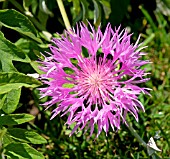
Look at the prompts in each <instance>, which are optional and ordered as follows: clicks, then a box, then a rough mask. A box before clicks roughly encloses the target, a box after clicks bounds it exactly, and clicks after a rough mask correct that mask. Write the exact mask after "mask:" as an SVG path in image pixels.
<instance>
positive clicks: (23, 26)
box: [0, 9, 42, 43]
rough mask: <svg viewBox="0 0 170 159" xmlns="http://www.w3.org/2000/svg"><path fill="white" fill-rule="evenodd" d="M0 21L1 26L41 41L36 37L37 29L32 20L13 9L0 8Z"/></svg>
mask: <svg viewBox="0 0 170 159" xmlns="http://www.w3.org/2000/svg"><path fill="white" fill-rule="evenodd" d="M0 22H1V24H2V25H3V26H5V27H7V28H10V29H13V30H16V31H17V32H19V33H21V34H23V35H26V36H28V37H29V38H31V39H33V40H35V41H37V42H39V43H42V41H41V39H39V38H37V37H36V35H37V31H36V29H35V27H34V25H33V24H32V22H31V21H30V20H29V19H28V18H27V17H26V16H25V15H23V14H21V13H20V12H18V11H16V10H14V9H5V10H0Z"/></svg>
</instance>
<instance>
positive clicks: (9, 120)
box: [0, 113, 34, 126]
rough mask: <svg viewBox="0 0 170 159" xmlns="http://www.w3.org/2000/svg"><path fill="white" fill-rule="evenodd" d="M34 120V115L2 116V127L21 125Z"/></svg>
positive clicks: (0, 118)
mask: <svg viewBox="0 0 170 159" xmlns="http://www.w3.org/2000/svg"><path fill="white" fill-rule="evenodd" d="M33 119H34V116H33V115H30V114H24V113H23V114H9V115H3V116H2V115H1V116H0V121H1V122H0V125H8V126H10V125H19V124H23V123H26V122H29V121H31V120H33Z"/></svg>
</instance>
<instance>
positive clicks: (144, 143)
mask: <svg viewBox="0 0 170 159" xmlns="http://www.w3.org/2000/svg"><path fill="white" fill-rule="evenodd" d="M126 122H127V121H126ZM127 127H128V129H129V130H130V132H131V133H132V135H133V136H135V138H136V139H137V140H138V142H139V143H140V144H141V145H142V146H143V147H144V148H147V144H146V142H145V141H143V139H142V138H141V137H140V136H139V135H138V133H137V132H136V130H135V129H134V128H133V127H132V126H131V124H129V123H128V122H127Z"/></svg>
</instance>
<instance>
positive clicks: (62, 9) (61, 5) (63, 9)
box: [57, 0, 71, 31]
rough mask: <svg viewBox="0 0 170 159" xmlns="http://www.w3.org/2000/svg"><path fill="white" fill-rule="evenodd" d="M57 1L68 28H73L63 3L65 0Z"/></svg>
mask: <svg viewBox="0 0 170 159" xmlns="http://www.w3.org/2000/svg"><path fill="white" fill-rule="evenodd" d="M57 3H58V7H59V9H60V12H61V15H62V18H63V21H64V24H65V26H66V29H67V30H68V31H69V30H70V29H71V25H70V22H69V20H68V17H67V14H66V10H65V8H64V5H63V0H57Z"/></svg>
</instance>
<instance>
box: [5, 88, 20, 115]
mask: <svg viewBox="0 0 170 159" xmlns="http://www.w3.org/2000/svg"><path fill="white" fill-rule="evenodd" d="M20 95H21V88H19V89H12V90H11V91H9V92H8V93H6V94H5V95H4V96H5V101H4V103H3V107H2V110H3V111H4V112H5V113H7V114H10V113H13V112H14V111H15V110H16V108H17V106H18V103H19V99H20Z"/></svg>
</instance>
